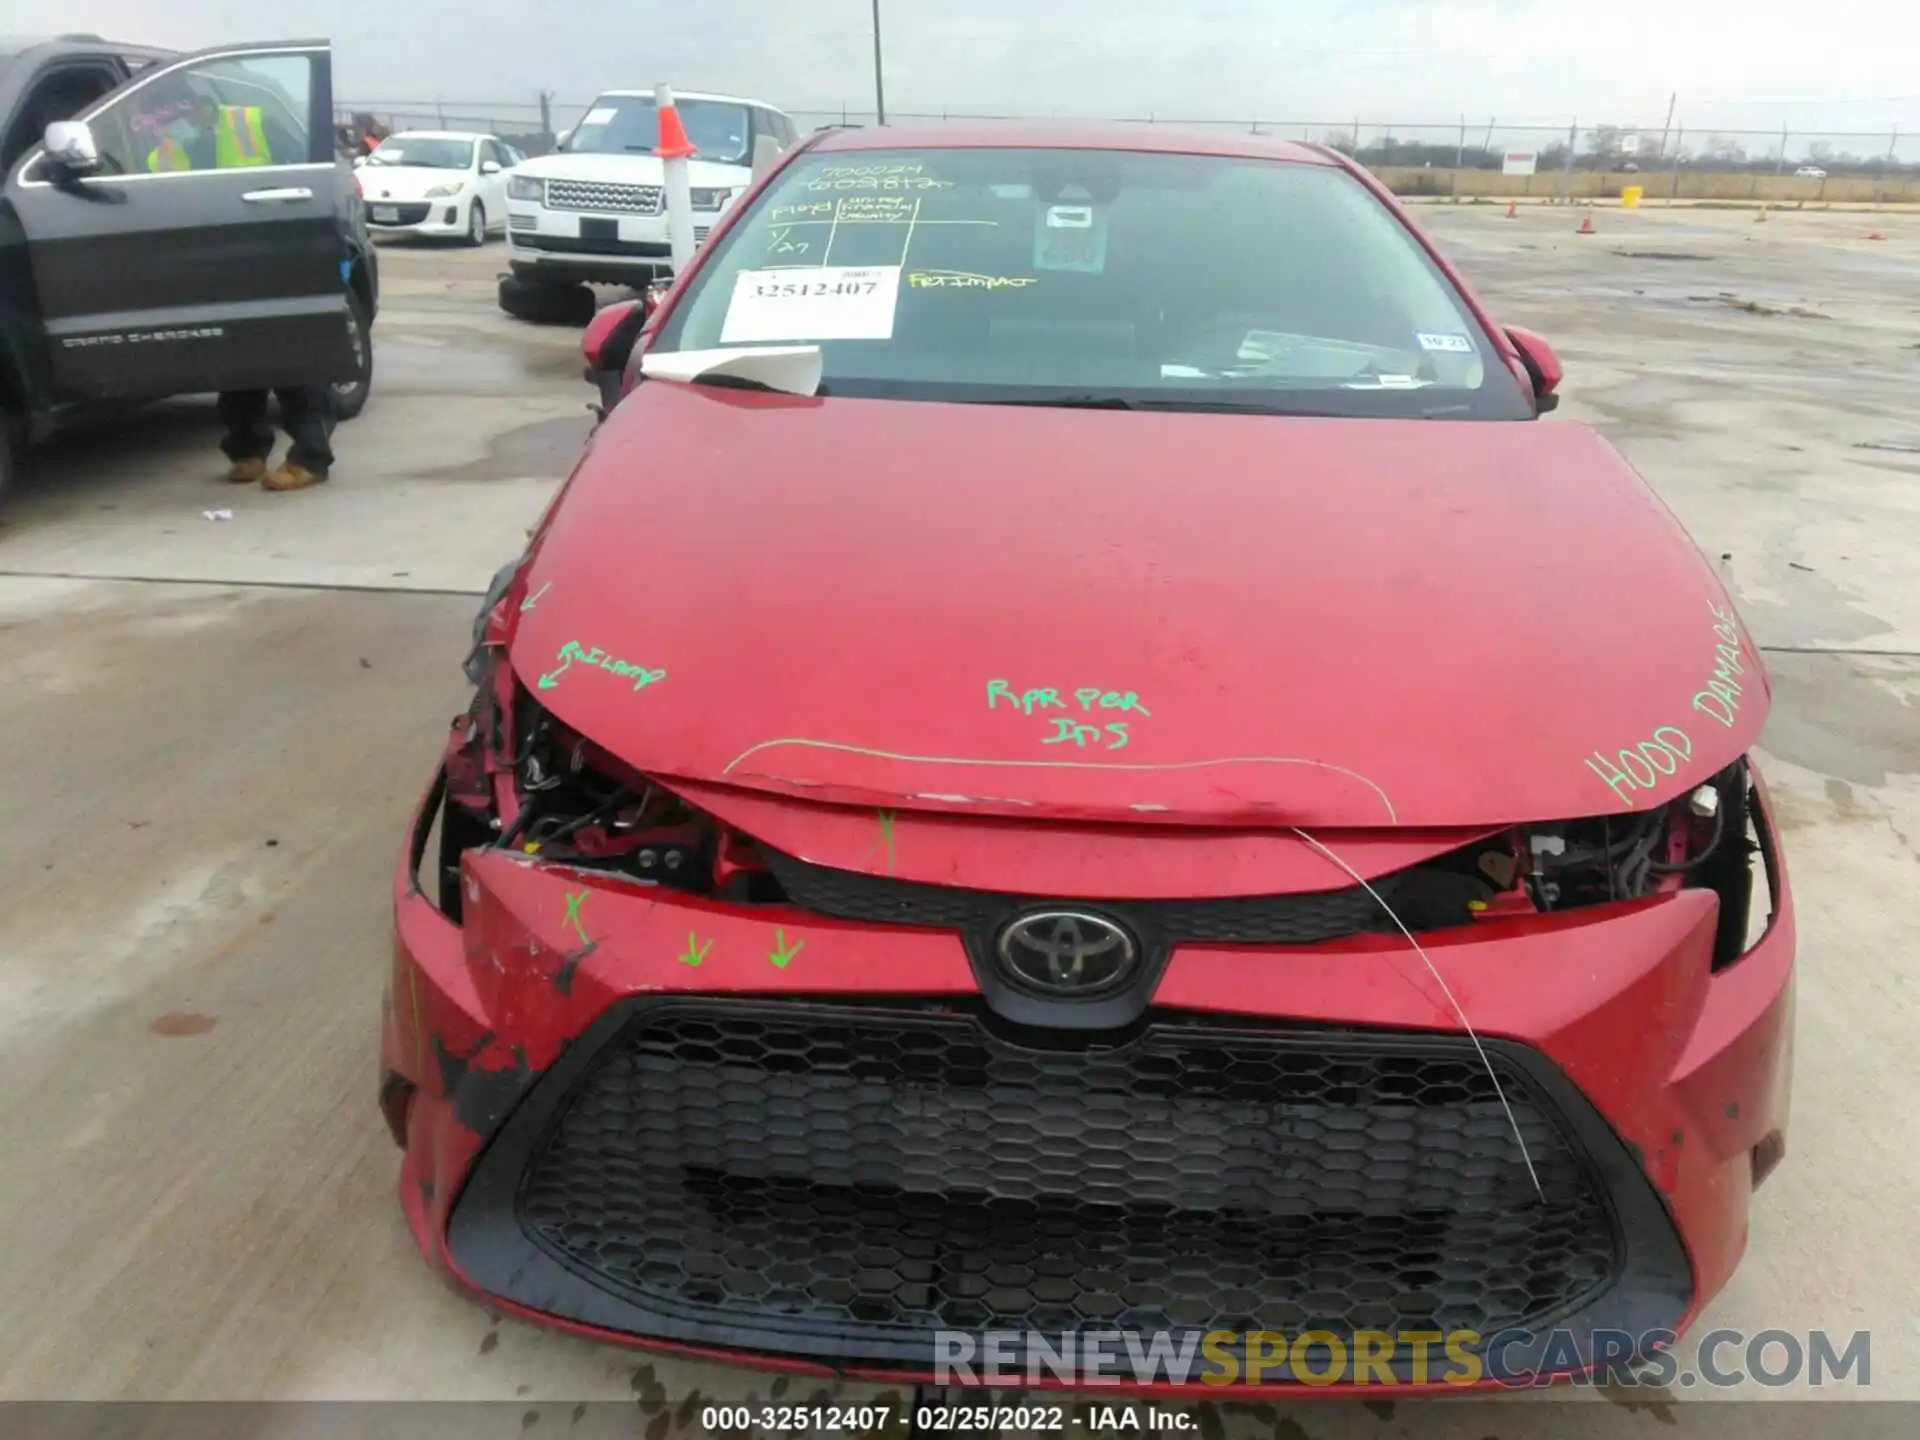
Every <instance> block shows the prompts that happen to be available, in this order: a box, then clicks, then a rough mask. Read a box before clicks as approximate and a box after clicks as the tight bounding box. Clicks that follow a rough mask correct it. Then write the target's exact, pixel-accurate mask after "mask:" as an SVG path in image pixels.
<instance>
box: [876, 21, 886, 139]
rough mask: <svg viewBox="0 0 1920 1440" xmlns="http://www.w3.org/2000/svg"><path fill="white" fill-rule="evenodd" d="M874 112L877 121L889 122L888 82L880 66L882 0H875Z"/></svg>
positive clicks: (881, 122)
mask: <svg viewBox="0 0 1920 1440" xmlns="http://www.w3.org/2000/svg"><path fill="white" fill-rule="evenodd" d="M873 112H874V118H875V120H876V121H877V123H879V124H881V125H884V124H886V123H887V82H886V78H885V76H884V75H883V73H882V71H881V68H880V0H873Z"/></svg>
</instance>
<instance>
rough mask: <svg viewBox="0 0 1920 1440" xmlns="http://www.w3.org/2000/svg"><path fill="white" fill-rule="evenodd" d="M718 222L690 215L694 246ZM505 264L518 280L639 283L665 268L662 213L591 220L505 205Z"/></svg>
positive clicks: (519, 203) (668, 259) (667, 244)
mask: <svg viewBox="0 0 1920 1440" xmlns="http://www.w3.org/2000/svg"><path fill="white" fill-rule="evenodd" d="M718 219H719V217H718V216H716V215H712V214H707V213H702V214H696V215H695V217H694V222H693V239H694V244H696V245H698V244H700V243H701V242H703V241H704V240H705V239H706V238H707V236H708V234H709V233H710V232H711V231H712V229H713V226H714V225H715V224H716V223H718ZM609 232H611V233H609ZM507 259H508V261H509V262H510V264H511V265H512V267H513V270H514V272H515V273H516V274H519V275H522V276H541V277H551V278H554V279H559V280H567V281H574V280H584V281H587V282H590V283H598V284H608V285H631V284H636V283H637V284H645V283H646V282H647V281H648V280H649V279H651V278H652V277H653V276H654V275H656V274H658V273H662V272H664V271H666V270H667V269H669V268H670V266H671V263H672V259H673V246H672V243H671V241H670V239H669V237H668V232H667V217H666V216H665V215H664V214H660V215H629V214H608V215H593V214H588V213H584V212H576V211H571V210H552V209H549V208H547V207H546V206H544V205H539V204H535V203H534V202H532V201H529V200H509V201H508V202H507Z"/></svg>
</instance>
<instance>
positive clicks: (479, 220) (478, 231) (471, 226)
mask: <svg viewBox="0 0 1920 1440" xmlns="http://www.w3.org/2000/svg"><path fill="white" fill-rule="evenodd" d="M486 243H487V207H486V206H484V205H482V204H481V203H480V202H479V201H478V200H476V201H474V202H473V204H471V205H469V206H468V207H467V244H469V245H484V244H486Z"/></svg>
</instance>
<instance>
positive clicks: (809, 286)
mask: <svg viewBox="0 0 1920 1440" xmlns="http://www.w3.org/2000/svg"><path fill="white" fill-rule="evenodd" d="M899 298H900V267H899V266H898V265H866V266H855V265H813V266H806V267H801V268H788V269H782V270H743V271H741V272H740V274H739V275H738V276H737V277H736V278H735V279H734V282H733V299H732V301H731V302H730V303H729V304H728V306H727V319H726V323H725V324H724V325H723V326H722V327H721V329H720V343H721V344H722V345H738V344H742V343H745V342H748V341H754V340H887V339H891V338H892V336H893V310H894V306H895V304H896V303H897V302H898V301H899Z"/></svg>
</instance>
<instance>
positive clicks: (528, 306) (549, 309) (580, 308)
mask: <svg viewBox="0 0 1920 1440" xmlns="http://www.w3.org/2000/svg"><path fill="white" fill-rule="evenodd" d="M500 308H501V309H502V310H504V311H506V312H507V314H509V315H511V316H513V318H514V319H516V320H525V321H527V322H528V323H529V324H532V325H577V326H580V327H582V328H584V327H585V326H586V325H587V323H588V322H589V321H591V320H592V319H593V312H594V311H595V310H596V309H597V308H599V302H598V301H596V300H595V299H594V298H593V291H591V290H589V289H588V288H587V287H586V286H584V285H580V284H572V285H556V284H553V283H552V282H543V281H537V280H522V279H521V278H519V277H518V276H515V275H509V276H506V277H504V278H502V280H501V281H500Z"/></svg>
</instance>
